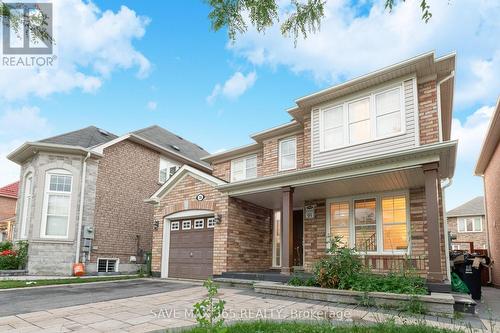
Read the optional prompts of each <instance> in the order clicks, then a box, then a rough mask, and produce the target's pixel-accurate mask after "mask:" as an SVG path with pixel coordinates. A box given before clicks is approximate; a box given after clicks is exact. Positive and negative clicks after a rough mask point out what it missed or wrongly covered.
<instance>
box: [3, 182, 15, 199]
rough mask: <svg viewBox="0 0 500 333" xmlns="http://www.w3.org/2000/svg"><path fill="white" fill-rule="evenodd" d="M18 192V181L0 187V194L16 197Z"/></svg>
mask: <svg viewBox="0 0 500 333" xmlns="http://www.w3.org/2000/svg"><path fill="white" fill-rule="evenodd" d="M18 192H19V181H17V182H15V183H12V184H9V185H6V186H4V187H0V196H3V197H9V198H16V199H17V193H18Z"/></svg>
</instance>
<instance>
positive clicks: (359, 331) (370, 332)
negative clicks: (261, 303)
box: [183, 322, 458, 333]
mask: <svg viewBox="0 0 500 333" xmlns="http://www.w3.org/2000/svg"><path fill="white" fill-rule="evenodd" d="M223 331H225V332H228V333H255V332H260V333H268V332H269V333H452V332H458V331H451V330H445V329H439V328H434V327H430V326H425V325H403V326H399V325H396V324H393V323H390V322H388V323H383V324H376V325H373V326H359V325H349V326H332V325H331V324H329V323H302V322H301V323H297V322H247V323H237V324H234V325H230V326H227V330H223ZM183 333H207V329H206V328H193V329H189V330H186V331H183Z"/></svg>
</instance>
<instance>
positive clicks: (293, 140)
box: [278, 136, 297, 171]
mask: <svg viewBox="0 0 500 333" xmlns="http://www.w3.org/2000/svg"><path fill="white" fill-rule="evenodd" d="M285 142H293V143H294V145H295V150H294V153H293V156H294V163H293V167H291V168H286V169H284V168H283V166H282V162H281V159H282V157H283V156H282V155H281V151H282V150H281V146H282V145H283V143H285ZM290 156H292V155H290ZM278 167H279V171H287V170H295V169H297V137H296V136H292V137H288V138H285V139H281V140H279V143H278Z"/></svg>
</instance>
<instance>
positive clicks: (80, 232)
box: [75, 152, 90, 264]
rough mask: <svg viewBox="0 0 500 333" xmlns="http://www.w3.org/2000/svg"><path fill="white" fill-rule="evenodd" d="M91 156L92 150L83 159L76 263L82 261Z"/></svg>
mask: <svg viewBox="0 0 500 333" xmlns="http://www.w3.org/2000/svg"><path fill="white" fill-rule="evenodd" d="M89 157H90V152H88V153H87V156H86V157H85V158H84V159H83V168H82V183H81V186H80V211H79V213H78V236H77V238H76V251H75V264H78V263H80V245H81V237H82V223H83V203H84V199H83V197H84V195H85V180H86V179H87V160H88V159H89Z"/></svg>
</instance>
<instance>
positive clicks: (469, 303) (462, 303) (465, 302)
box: [452, 293, 477, 314]
mask: <svg viewBox="0 0 500 333" xmlns="http://www.w3.org/2000/svg"><path fill="white" fill-rule="evenodd" d="M452 296H453V298H454V299H455V305H454V306H453V308H454V310H455V311H456V312H462V313H470V314H475V313H476V305H477V302H476V301H474V300H473V299H472V298H471V297H470V295H467V294H457V293H452Z"/></svg>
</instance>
